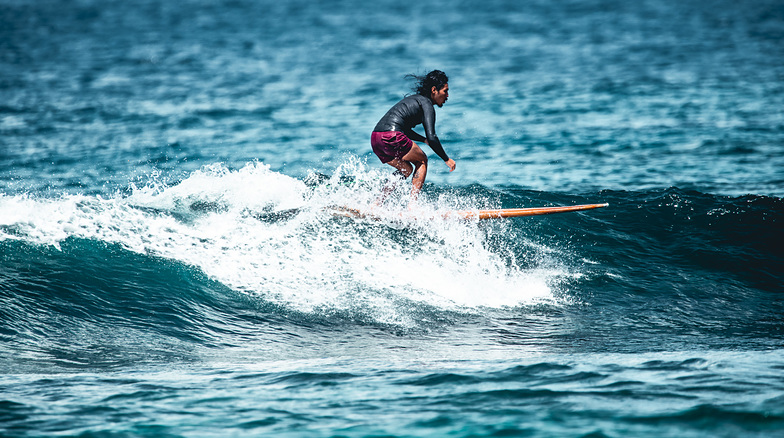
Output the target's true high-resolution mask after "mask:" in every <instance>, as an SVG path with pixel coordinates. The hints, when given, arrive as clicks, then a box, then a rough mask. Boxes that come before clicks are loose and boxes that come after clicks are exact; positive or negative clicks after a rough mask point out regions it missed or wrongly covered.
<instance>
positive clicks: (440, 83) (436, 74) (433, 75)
mask: <svg viewBox="0 0 784 438" xmlns="http://www.w3.org/2000/svg"><path fill="white" fill-rule="evenodd" d="M406 79H414V80H416V84H415V85H414V88H412V90H413V91H416V93H417V94H421V95H423V96H427V97H430V93H431V91H432V90H433V87H436V90H440V89H442V88H444V85H446V83H447V82H449V78H448V77H447V76H446V73H444V72H442V71H441V70H433V71H431V72H430V73H428V74H426V75H424V76H419V75H413V74H412V75H406Z"/></svg>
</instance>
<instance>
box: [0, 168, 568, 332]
mask: <svg viewBox="0 0 784 438" xmlns="http://www.w3.org/2000/svg"><path fill="white" fill-rule="evenodd" d="M346 177H351V178H354V180H356V181H360V180H361V181H360V182H357V183H355V184H352V185H347V184H340V181H341V180H345V178H346ZM384 181H385V179H384V177H382V176H381V175H380V174H378V173H377V172H376V171H372V170H368V169H366V168H365V165H364V164H362V163H361V162H359V161H357V160H348V161H347V162H346V163H344V164H343V165H342V166H340V168H338V169H337V170H336V171H335V173H334V174H333V175H332V177H331V178H330V180H329V181H328V182H327V183H326V184H322V185H319V186H317V187H315V188H308V187H307V186H306V185H305V184H304V183H303V182H302V181H299V180H297V179H294V178H290V177H287V176H285V175H282V174H280V173H276V172H273V171H271V170H270V169H269V167H268V166H266V165H264V164H262V163H251V164H248V165H247V166H245V167H244V168H242V169H239V170H230V169H227V168H225V167H223V166H221V165H213V166H209V167H205V168H203V169H201V170H199V171H197V172H194V173H193V174H191V175H190V176H189V177H188V178H186V179H185V180H183V181H182V182H180V183H178V184H175V185H171V186H166V185H162V184H150V185H149V186H146V187H142V188H135V190H134V191H133V193H132V194H131V195H130V196H127V197H122V196H117V197H115V198H112V199H103V198H100V197H86V196H68V197H63V198H58V199H33V198H29V197H25V196H14V197H8V196H2V195H0V238H2V239H22V240H25V241H29V242H32V243H36V244H44V245H55V246H57V245H58V244H59V242H61V241H63V240H64V239H66V238H68V237H77V238H84V239H95V240H100V241H105V242H108V243H116V244H120V245H122V246H123V247H125V248H127V249H129V250H131V251H135V252H138V253H143V254H152V255H155V256H160V257H165V258H169V259H172V260H177V261H179V262H182V263H185V264H187V265H191V266H194V267H197V268H199V269H201V270H202V271H203V272H205V273H206V274H207V275H209V276H210V277H212V278H214V279H215V280H217V281H220V282H222V283H224V284H226V285H228V286H229V287H232V288H234V289H235V290H238V291H244V292H246V293H249V294H255V295H259V296H262V297H263V298H264V299H266V300H270V301H274V302H277V303H279V304H281V305H284V306H287V307H289V308H292V309H295V310H298V311H303V312H316V311H334V310H340V311H348V312H351V311H352V310H354V309H361V311H362V312H363V314H370V315H372V317H373V318H375V319H376V320H378V321H380V322H384V323H393V324H403V325H411V324H415V323H416V321H413V320H412V319H411V318H412V316H411V314H410V312H409V311H407V310H405V309H407V308H410V306H411V303H420V304H424V305H427V306H432V307H435V308H437V309H445V310H458V311H475V310H476V309H479V308H483V307H490V308H501V307H507V306H519V305H526V304H534V303H541V302H547V303H554V304H555V303H557V302H558V300H556V298H555V297H554V295H553V291H552V287H551V284H552V283H553V282H554V281H558V279H559V278H562V277H564V276H566V275H569V274H568V273H567V272H565V271H564V270H563V269H554V268H552V267H545V266H543V267H541V268H534V269H522V268H519V267H517V266H515V265H514V264H512V265H510V264H509V262H508V259H509V258H508V257H504V254H503V253H500V251H505V250H504V249H503V248H498V247H493V245H491V244H489V243H488V242H489V241H495V240H498V239H495V240H493V235H494V233H502V232H504V231H505V228H504V225H489V226H486V227H483V226H480V224H479V223H478V222H470V221H469V222H466V221H456V220H437V219H433V220H414V219H405V220H404V219H400V216H399V215H397V216H396V217H397V218H398V219H397V220H395V221H390V222H389V223H386V222H385V221H384V220H382V221H380V222H379V221H371V220H352V219H348V218H340V217H334V216H332V215H331V214H330V213H329V212H328V211H327V210H325V209H324V207H326V206H329V205H335V204H338V205H351V206H356V207H362V208H364V207H368V206H369V205H370V204H371V203H372V202H373V200H374V199H375V198H376V196H377V195H378V193H379V192H380V189H381V187H382V185H383V184H384ZM409 190H410V182H404V183H402V184H399V186H398V187H397V188H396V189H395V191H394V192H393V193H392V195H390V198H389V199H390V200H389V202H388V205H390V206H389V207H388V208H387V210H389V211H392V214H391V217H395V214H394V213H395V211H398V212H402V211H406V208H407V207H406V202H405V201H406V200H407V198H408V191H409ZM445 198H446V199H445ZM450 201H454V204H460V203H461V202H464V201H461V200H459V199H451V200H450V199H449V196H444V195H442V196H441V197H440V198H439V200H438V201H437V202H431V201H429V200H427V199H425V197H424V196H423V197H422V198H421V199H420V201H419V203H418V204H417V207H416V208H417V209H418V210H417V211H421V212H424V213H428V212H429V213H434V212H437V211H438V210H443V209H446V208H449V205H447V204H448V203H449V202H450ZM204 204H209V205H217V207H215V208H209V209H198V208H197V209H195V210H194V209H193V206H194V205H204ZM395 205H400V207H397V208H398V209H399V210H395V207H393V206H395ZM288 209H298V213H297V214H296V215H293V216H292V217H290V218H287V219H279V220H258V219H257V218H256V217H255V215H256V214H259V213H262V214H263V213H265V212H276V211H285V210H288ZM425 215H427V214H425ZM538 254H539V256H541V254H542V253H541V252H538ZM472 309H474V310H472Z"/></svg>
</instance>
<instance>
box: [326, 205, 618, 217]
mask: <svg viewBox="0 0 784 438" xmlns="http://www.w3.org/2000/svg"><path fill="white" fill-rule="evenodd" d="M608 205H609V204H607V203H604V204H582V205H566V206H561V207H533V208H500V209H495V210H454V211H446V212H443V213H440V214H439V216H438V217H443V218H458V219H503V218H510V217H524V216H540V215H544V214H554V213H566V212H570V211H584V210H593V209H594V208H602V207H607V206H608ZM330 210H331V211H332V214H334V215H335V216H344V217H353V218H369V219H381V215H379V214H378V213H376V212H374V211H363V210H359V209H356V208H350V207H337V206H335V207H331V208H330Z"/></svg>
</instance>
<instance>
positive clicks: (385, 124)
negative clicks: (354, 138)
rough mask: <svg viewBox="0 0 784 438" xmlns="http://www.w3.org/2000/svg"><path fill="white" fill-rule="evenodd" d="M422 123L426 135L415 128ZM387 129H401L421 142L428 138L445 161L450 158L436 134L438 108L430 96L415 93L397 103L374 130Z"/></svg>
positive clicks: (432, 147) (382, 130)
mask: <svg viewBox="0 0 784 438" xmlns="http://www.w3.org/2000/svg"><path fill="white" fill-rule="evenodd" d="M420 123H421V124H422V127H423V128H425V137H422V136H421V135H419V134H417V133H416V132H414V130H413V128H414V126H416V125H419V124H420ZM387 131H400V132H402V133H404V134H406V137H408V138H410V139H411V140H416V141H420V142H421V141H425V140H427V144H428V145H429V146H430V149H433V152H435V153H436V155H438V156H439V157H441V159H442V160H444V161H447V160H449V157H448V156H447V155H446V152H444V147H443V146H441V142H440V141H439V140H438V136H436V110H435V108H433V101H431V100H430V98H428V97H425V96H422V95H421V94H414V95H412V96H407V97H405V98H403V100H401V101H400V102H398V103H396V104H395V106H393V107H392V108H390V109H389V111H387V113H386V114H385V115H384V117H382V118H381V120H379V122H378V124H376V127H375V128H373V132H387Z"/></svg>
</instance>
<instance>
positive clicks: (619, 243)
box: [0, 161, 784, 366]
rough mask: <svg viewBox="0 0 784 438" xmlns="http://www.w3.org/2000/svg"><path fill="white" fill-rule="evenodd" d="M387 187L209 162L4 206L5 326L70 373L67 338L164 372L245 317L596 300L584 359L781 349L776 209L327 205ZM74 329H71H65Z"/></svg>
mask: <svg viewBox="0 0 784 438" xmlns="http://www.w3.org/2000/svg"><path fill="white" fill-rule="evenodd" d="M383 184H385V180H384V178H381V177H380V175H378V174H377V173H376V172H375V171H373V170H369V169H368V168H366V167H365V166H364V165H363V164H361V162H358V161H350V162H348V163H346V164H345V165H344V166H341V167H340V168H339V169H338V170H337V171H336V172H335V173H334V174H333V175H330V176H326V175H319V174H313V175H311V176H310V177H309V178H306V179H305V180H298V179H295V178H290V177H287V176H285V175H282V174H280V173H276V172H273V171H271V170H270V169H269V167H268V166H265V165H264V164H262V163H251V164H248V165H247V166H246V167H244V168H242V169H239V170H229V169H227V168H225V167H223V166H220V165H214V166H208V167H205V168H203V169H202V170H199V171H196V172H194V173H192V174H191V175H190V176H189V177H188V178H186V179H184V180H183V181H181V182H179V183H177V184H174V185H165V184H159V183H150V184H148V185H146V186H144V187H134V188H133V189H132V193H130V194H129V195H117V196H115V197H113V198H107V199H104V198H102V197H92V196H64V197H61V198H53V199H46V198H34V197H27V196H3V197H0V204H2V205H0V209H1V210H2V211H3V216H2V219H1V222H0V231H1V232H2V234H0V236H1V237H2V245H3V257H4V267H5V268H6V269H5V272H4V273H3V289H2V290H3V295H4V302H5V303H6V305H5V306H4V308H3V309H2V310H1V311H2V312H3V318H2V321H3V327H2V330H3V332H4V333H6V334H7V336H10V337H11V338H14V339H17V340H18V339H19V338H17V336H19V335H24V336H25V338H24V339H25V342H26V345H35V346H36V347H35V348H34V349H32V350H31V351H29V355H30V357H38V355H40V354H50V355H54V356H57V355H58V354H64V355H65V356H64V357H65V358H64V359H58V360H67V356H68V351H67V350H68V348H66V347H67V346H68V345H71V344H72V342H73V341H74V337H75V339H80V340H81V341H79V342H88V341H86V339H95V338H98V339H101V340H105V339H106V337H107V336H108V335H109V334H110V333H111V334H112V335H111V338H112V339H114V342H116V344H117V345H116V347H117V348H119V349H120V350H123V349H130V350H131V351H133V350H134V349H137V350H138V349H142V350H144V351H147V352H149V343H157V342H159V341H162V340H163V342H164V344H163V345H160V346H159V348H157V350H160V354H163V355H164V356H165V355H166V354H168V353H167V352H165V351H164V350H166V349H167V348H168V347H167V346H166V343H168V342H174V343H176V344H183V345H190V344H194V343H195V344H196V345H199V346H204V347H213V346H214V345H213V343H214V342H219V343H222V344H228V345H231V346H233V347H240V346H241V345H242V342H243V341H242V339H243V336H244V335H247V333H245V330H247V329H248V328H247V327H245V325H244V324H245V323H247V322H243V321H242V320H241V319H240V320H239V321H238V320H237V318H238V316H237V315H242V314H253V315H255V316H253V317H252V318H251V322H252V321H256V320H255V318H262V319H263V318H273V319H275V320H277V321H278V323H283V321H289V322H291V321H294V322H297V323H301V322H303V321H311V322H312V321H320V322H319V323H326V322H325V321H329V324H330V325H333V324H334V325H335V327H341V326H342V325H343V324H346V325H347V326H349V327H350V326H352V325H354V324H363V325H364V324H367V325H370V326H378V327H394V328H395V329H400V330H432V329H437V328H439V327H442V326H443V325H444V324H447V325H448V324H450V321H451V320H452V319H453V318H477V317H481V318H491V319H495V318H501V317H504V315H510V314H517V313H519V312H524V313H526V312H531V311H534V312H538V311H544V312H556V313H564V312H566V313H569V312H572V311H575V310H576V309H579V308H580V307H581V306H584V305H587V304H588V303H590V305H591V306H593V307H596V308H598V309H600V311H598V312H589V313H588V314H586V315H582V316H581V318H582V319H584V323H585V324H587V325H590V327H591V328H590V329H586V330H588V331H589V332H590V333H592V334H593V335H598V334H602V336H603V339H602V341H601V344H599V343H597V344H591V343H589V344H587V345H586V346H585V348H587V349H588V350H592V349H598V350H604V349H622V350H625V349H629V350H632V351H633V350H635V349H639V348H641V349H643V350H648V349H650V348H652V347H653V346H654V345H656V343H657V342H658V341H657V339H658V337H659V336H661V335H663V334H664V333H668V334H670V335H675V336H668V337H669V342H671V343H674V344H682V345H692V346H693V345H694V344H695V343H697V344H699V345H726V343H727V342H735V343H737V342H743V343H744V344H745V345H749V343H750V344H751V345H759V346H760V347H764V346H772V345H774V344H775V343H776V342H779V341H780V338H779V337H778V336H773V337H771V333H772V331H773V330H775V327H777V326H778V325H779V324H780V323H781V317H780V315H781V313H780V312H779V310H780V309H779V308H777V307H776V306H775V305H774V306H770V305H762V304H763V303H766V302H767V301H768V300H769V299H770V297H771V296H772V295H771V294H773V295H775V294H778V293H779V292H780V286H781V284H782V272H781V269H780V267H781V265H782V260H783V252H782V248H781V246H780V245H779V243H778V242H780V241H782V240H780V239H779V238H781V237H784V236H782V233H784V231H782V227H781V223H782V220H784V201H782V200H781V199H780V198H773V197H765V196H743V197H727V196H715V195H708V194H703V193H699V192H694V191H683V190H678V189H675V188H671V189H667V190H656V191H648V192H617V191H602V192H598V193H593V194H584V195H566V194H559V193H546V192H536V191H531V190H526V189H522V188H519V187H514V186H510V187H506V188H504V189H490V188H487V187H483V186H478V185H472V186H466V187H462V188H457V189H449V190H443V189H438V188H435V187H434V188H432V190H428V191H426V192H425V194H424V195H423V198H422V200H421V202H420V203H419V205H418V206H417V207H415V208H416V209H417V210H415V211H414V212H413V213H412V212H410V211H408V210H407V209H408V207H406V202H405V199H406V197H407V190H408V187H407V185H405V184H400V185H398V186H397V187H396V189H395V192H393V193H392V195H391V197H390V198H389V199H388V201H387V202H386V207H385V210H384V211H385V213H384V214H386V216H384V215H381V218H380V219H352V218H345V217H339V216H335V215H334V214H331V213H330V211H331V210H330V209H329V207H330V206H333V205H349V206H360V207H363V208H371V207H370V206H371V204H372V203H373V202H374V200H375V199H376V197H377V196H378V193H380V191H381V188H382V186H383ZM598 201H601V202H609V203H610V207H608V208H605V209H602V210H594V211H589V212H585V213H566V214H560V215H552V216H543V217H532V218H520V219H513V220H497V221H492V220H491V221H483V222H480V221H464V220H444V219H415V218H416V217H420V218H421V217H428V216H432V215H433V214H435V213H438V212H443V211H447V210H450V209H465V208H471V206H474V207H486V208H495V207H502V208H507V207H520V206H540V205H569V204H576V203H586V202H598ZM403 213H405V214H403ZM768 304H769V303H768ZM258 312H261V313H260V314H259V313H258ZM261 315H263V316H261ZM593 318H596V319H595V320H594V319H593ZM235 323H239V324H240V325H239V326H236V327H235V326H234V325H233V324H235ZM283 324H284V325H285V323H283ZM629 325H631V326H634V327H639V328H640V329H641V330H642V332H641V333H640V334H639V335H638V339H640V340H641V342H642V339H645V338H648V339H647V340H646V342H644V343H643V345H642V346H634V345H623V344H625V343H626V339H625V333H624V330H626V329H625V327H628V326H629ZM74 326H78V327H79V330H78V331H77V332H76V333H71V332H70V330H64V328H65V327H74ZM118 326H119V327H125V329H123V330H122V331H120V332H119V333H120V334H118V332H117V331H116V328H117V327H118ZM252 326H253V327H255V325H252ZM253 330H254V329H251V331H253ZM524 330H525V329H524ZM525 333H526V335H528V333H527V332H525ZM30 340H32V341H33V342H31V343H29V344H27V341H30ZM79 345H80V344H79ZM13 347H14V348H13V349H11V350H9V349H6V358H7V359H8V360H10V361H11V362H12V363H13V362H14V361H16V360H17V359H16V358H14V357H15V356H16V354H15V353H14V354H12V351H14V352H17V350H16V348H18V345H14V346H13ZM61 347H62V348H64V349H65V351H60V350H59V349H60V348H61ZM183 348H191V347H190V346H189V347H183ZM42 349H43V350H46V352H45V351H43V350H42ZM47 349H50V350H47ZM47 352H48V353H47ZM101 354H102V355H103V354H105V353H103V352H102V353H101ZM117 356H118V359H117V360H119V361H122V360H123V359H121V357H122V356H123V353H122V351H118V352H117ZM22 357H26V355H23V356H22ZM131 357H132V356H131ZM125 359H126V360H128V358H125ZM88 363H89V364H91V365H93V366H95V365H96V363H93V362H91V361H88Z"/></svg>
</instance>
